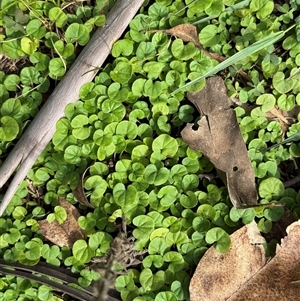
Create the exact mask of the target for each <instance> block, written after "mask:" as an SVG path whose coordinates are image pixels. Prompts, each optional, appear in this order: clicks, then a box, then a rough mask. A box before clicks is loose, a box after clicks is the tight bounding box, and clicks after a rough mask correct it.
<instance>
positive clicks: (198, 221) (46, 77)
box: [0, 0, 300, 301]
mask: <svg viewBox="0 0 300 301" xmlns="http://www.w3.org/2000/svg"><path fill="white" fill-rule="evenodd" d="M106 2H107V1H100V0H99V1H96V6H95V7H89V6H85V5H82V6H76V5H75V6H74V5H70V7H69V9H70V10H68V7H67V2H65V3H58V2H57V3H56V2H41V1H37V2H35V3H27V2H20V3H17V2H13V1H9V0H6V1H2V2H1V6H0V8H1V15H0V16H1V19H0V22H2V23H0V24H1V25H2V26H3V25H5V26H6V31H5V33H2V35H1V36H0V37H1V39H2V41H1V44H0V49H1V50H2V52H3V53H5V55H6V56H7V57H8V58H10V59H12V60H19V59H22V60H25V61H26V64H27V65H26V66H24V67H23V68H21V70H20V73H19V74H5V73H4V72H3V71H2V72H1V73H0V92H1V93H0V101H1V109H0V112H1V127H0V135H1V136H0V137H1V151H2V154H3V156H6V155H7V152H8V149H9V147H10V146H11V145H13V142H14V141H15V140H16V139H18V138H19V137H20V135H21V133H22V131H23V129H24V128H25V127H26V125H27V123H28V122H29V120H30V119H31V117H32V116H34V115H35V114H36V112H37V110H38V108H39V106H40V105H41V103H42V97H43V94H44V93H46V92H47V91H48V89H49V87H50V86H51V83H53V80H59V79H61V78H62V77H63V76H64V74H65V72H66V70H67V68H68V66H69V65H70V64H71V63H72V62H73V61H74V59H75V53H76V51H75V50H76V49H78V48H79V46H84V45H85V44H86V43H87V42H88V40H89V34H90V32H91V31H92V29H93V28H94V26H95V25H96V26H99V25H100V26H101V25H103V24H104V21H105V18H104V15H99V14H98V13H99V11H101V10H102V6H101V5H102V4H103V3H106ZM148 2H149V3H148V4H145V6H144V8H142V9H141V11H140V13H139V14H138V15H137V16H136V17H135V18H134V19H133V20H132V21H131V23H130V26H129V29H128V31H127V32H126V33H125V35H124V37H123V38H122V39H120V40H119V41H117V42H116V43H115V44H114V46H113V49H112V53H111V54H112V56H111V58H109V59H108V61H107V63H106V65H105V66H103V68H101V70H99V74H98V75H97V76H96V78H95V80H94V81H93V82H91V83H88V84H86V85H84V86H83V87H82V88H81V91H80V100H79V101H77V102H76V103H75V104H70V105H68V106H67V108H66V110H65V117H64V118H62V119H61V120H60V121H59V122H58V123H57V125H56V127H57V131H56V133H55V135H54V137H53V139H52V142H51V143H50V144H49V145H48V147H47V148H46V149H45V150H44V152H43V153H42V155H41V156H40V157H39V159H38V161H37V162H36V164H35V166H34V167H33V168H32V170H31V171H30V173H29V174H28V179H27V181H24V183H23V185H22V187H20V189H19V190H18V193H17V194H16V196H15V197H14V199H13V201H12V202H11V204H10V206H9V207H8V208H7V211H6V215H5V216H4V217H2V218H0V224H1V227H0V246H1V249H0V254H1V256H3V258H4V259H5V260H6V261H8V262H20V263H23V264H26V265H35V264H36V263H38V262H39V261H40V260H42V261H47V262H49V263H51V264H53V265H57V266H59V265H61V266H66V267H70V268H71V270H72V272H74V273H77V274H79V275H80V277H81V278H80V284H81V285H83V286H86V285H90V283H91V281H92V280H93V279H94V278H95V275H93V274H92V273H90V272H88V271H87V270H86V269H85V265H87V264H89V263H90V261H91V260H92V258H93V257H94V256H104V255H105V253H106V252H107V250H108V249H109V246H110V243H111V241H112V240H113V237H114V236H115V235H116V232H117V230H116V226H115V224H114V222H116V220H117V219H118V218H119V217H121V216H122V214H124V215H125V217H126V221H127V226H128V230H129V231H131V232H132V235H133V237H134V238H135V239H136V243H135V247H136V249H137V250H142V249H145V248H146V249H147V250H148V253H147V254H146V255H144V258H143V261H142V264H141V265H140V266H133V267H132V268H129V269H128V273H127V274H126V275H121V276H119V277H118V278H117V279H116V289H117V290H118V291H119V292H120V293H121V296H122V299H123V300H128V301H131V300H134V301H140V300H155V301H159V300H168V301H173V300H174V301H176V300H188V285H189V280H190V277H191V276H192V273H193V271H194V269H195V266H196V265H197V263H198V262H199V260H200V258H201V256H202V255H203V254H204V252H205V251H206V250H207V248H208V247H209V246H211V245H212V244H214V245H215V247H216V248H217V249H218V250H219V251H220V252H225V251H226V250H228V248H229V247H230V237H229V234H230V233H232V232H233V231H235V230H236V229H238V228H239V227H241V226H242V225H243V224H247V223H250V222H251V221H252V220H253V219H256V220H257V221H258V225H259V229H260V230H261V231H262V232H264V233H267V232H269V231H270V229H271V227H272V223H273V222H274V221H277V220H278V219H280V217H281V216H282V214H283V212H284V210H283V208H281V207H279V208H278V207H274V208H268V209H265V208H261V207H259V208H256V209H253V208H251V209H244V210H237V209H235V208H232V205H231V203H230V200H229V198H228V193H227V190H226V188H225V187H224V185H223V184H221V182H220V181H219V180H218V179H217V178H214V179H212V180H209V179H206V178H205V177H204V178H203V179H202V177H201V176H202V175H203V174H207V173H211V172H213V171H214V167H213V165H212V164H211V163H210V162H209V161H208V159H207V158H205V157H204V156H203V155H202V154H201V153H198V152H196V151H193V150H192V149H190V148H189V147H188V146H187V145H185V144H184V142H183V141H182V139H181V137H180V131H181V129H182V128H183V127H184V125H185V124H186V123H187V122H193V121H195V120H196V118H198V116H197V113H196V110H195V109H194V107H193V106H191V105H190V104H189V103H188V102H187V101H186V100H185V93H184V91H179V92H177V93H172V92H174V91H175V90H176V89H177V88H179V87H181V86H183V85H184V84H185V83H187V82H189V81H190V80H193V79H195V78H197V77H199V76H201V75H203V74H205V73H206V72H207V71H209V70H210V69H211V68H213V67H214V66H216V65H217V64H218V62H217V61H215V60H212V59H211V58H209V57H208V56H206V55H205V54H203V53H201V51H200V50H199V49H198V48H197V47H196V46H195V45H194V44H193V43H191V42H189V43H184V42H183V41H182V40H181V39H174V38H172V37H170V36H168V35H167V34H165V33H162V32H155V33H154V32H151V30H155V29H168V28H170V27H174V26H176V25H178V24H182V23H195V24H197V28H198V32H199V39H200V42H201V43H202V45H203V46H204V47H205V48H206V49H207V50H208V51H210V52H214V53H218V54H220V55H222V56H225V57H231V56H232V55H233V54H235V53H236V52H237V51H240V50H242V49H244V48H246V47H247V46H249V45H251V44H253V43H254V42H256V41H259V40H261V39H262V38H264V37H266V36H268V35H270V34H271V33H274V32H278V31H280V30H285V29H287V28H288V27H290V26H291V25H294V23H295V20H294V15H295V14H296V13H297V12H298V11H299V5H298V3H297V1H291V2H290V4H284V5H282V6H279V5H277V6H274V3H273V1H267V2H263V3H262V2H261V1H259V0H252V1H251V3H250V1H242V2H240V3H236V1H234V0H223V1H219V0H205V1H191V0H186V1H171V0H156V1H148ZM25 4H26V5H25ZM288 34H289V35H288V36H286V37H285V38H284V40H283V41H281V42H279V43H278V44H276V45H274V46H272V45H271V46H269V47H267V48H265V49H263V50H261V51H259V52H257V53H253V54H252V55H251V56H249V57H247V58H246V59H244V60H243V61H241V62H239V63H237V64H236V65H235V66H233V67H230V68H228V69H227V70H226V72H224V74H223V75H224V78H225V81H226V83H227V86H228V89H229V94H230V96H232V97H237V98H239V100H240V102H241V103H242V104H248V105H251V106H250V110H247V108H246V107H244V106H242V105H241V106H238V107H237V108H236V113H237V117H238V120H239V124H240V128H241V131H242V134H243V137H244V140H245V142H246V143H247V146H248V149H249V157H250V158H251V161H252V164H253V168H254V170H255V175H256V177H257V186H258V192H259V196H260V202H261V203H268V202H270V201H272V200H279V201H280V202H282V203H284V204H286V207H287V208H289V209H291V210H292V211H293V213H294V215H295V217H296V218H298V216H299V214H300V213H299V212H300V211H299V210H300V209H299V208H300V207H299V198H300V195H299V193H298V192H297V191H296V190H295V189H293V188H287V189H286V188H285V187H284V184H283V181H284V180H285V178H282V176H281V174H280V172H279V171H280V169H279V168H278V166H281V165H282V164H284V163H285V162H287V161H288V160H290V158H294V160H296V159H297V158H298V157H299V156H300V155H299V149H298V148H299V145H298V144H297V143H295V142H293V143H292V144H291V145H290V146H288V147H287V146H286V145H280V146H278V147H274V148H271V149H268V147H269V146H272V145H273V144H276V143H278V142H280V141H281V138H282V135H283V134H285V133H284V132H283V128H282V126H281V124H280V122H279V121H278V120H277V119H276V118H273V119H274V120H270V118H268V116H266V113H267V112H269V111H270V110H271V109H273V108H274V107H275V106H278V108H280V109H281V110H283V111H285V112H291V111H292V110H293V109H295V108H297V105H298V104H299V101H300V98H299V97H298V92H299V91H298V90H299V88H298V87H299V86H300V85H299V83H298V82H299V72H298V71H299V53H300V47H299V26H298V25H297V26H296V27H295V28H294V29H292V31H291V32H289V33H288ZM61 36H62V37H63V39H61V38H60V37H61ZM275 50H276V51H275ZM49 54H51V55H49ZM239 69H243V71H244V72H246V73H247V74H248V75H249V76H250V78H251V80H252V84H245V83H243V81H242V80H241V79H240V78H239V73H238V70H239ZM204 85H205V80H204V79H203V80H201V81H199V82H198V83H196V84H195V85H193V86H192V87H190V89H193V90H200V89H201V88H202V87H204ZM15 96H17V97H15ZM294 118H295V120H294V123H293V124H292V125H290V126H289V127H288V129H286V131H287V132H286V135H287V136H288V137H289V136H292V135H294V134H295V133H297V132H298V131H299V117H298V115H296V116H295V117H294ZM87 168H88V171H87V172H86V173H85V176H84V179H83V187H84V191H85V194H86V196H87V198H88V200H89V201H90V203H91V204H92V206H93V207H94V208H95V209H90V208H86V207H85V206H83V205H81V204H79V203H78V202H77V200H76V199H75V197H74V195H73V193H72V191H73V190H74V189H75V188H76V187H77V185H78V182H79V181H80V179H81V175H82V174H84V172H85V171H86V169H87ZM28 183H30V185H29V186H28ZM36 187H43V193H42V198H39V197H38V196H37V195H36V194H35V195H31V194H30V192H31V193H32V191H31V189H32V188H36ZM59 197H64V198H66V199H67V200H68V201H69V202H71V203H72V204H75V205H76V206H77V207H78V208H79V210H80V212H81V217H80V218H79V220H78V222H79V225H80V227H81V228H82V229H83V230H85V233H86V235H87V239H86V240H83V239H82V240H78V241H77V242H76V243H75V244H74V245H73V247H72V248H71V249H68V248H65V247H63V248H60V247H58V246H55V245H51V244H50V243H47V242H46V241H44V240H43V236H42V235H41V234H40V232H39V227H38V223H37V219H41V218H44V217H45V216H47V215H48V214H49V213H50V214H51V219H56V220H57V221H58V222H62V221H64V220H65V219H66V215H65V212H64V210H62V209H61V207H60V206H59V205H58V198H59ZM24 200H25V201H24ZM52 213H53V214H52ZM24 281H25V280H24ZM24 281H23V280H20V278H16V277H12V276H6V277H3V278H2V279H1V280H0V297H1V298H2V299H3V300H26V297H27V298H28V297H30V295H26V294H28V293H26V292H27V291H30V294H33V295H34V296H35V297H36V298H37V299H36V300H54V299H51V298H54V297H53V295H52V293H47V294H46V293H40V291H43V292H44V290H45V291H47V292H48V291H49V290H48V288H47V289H45V288H44V286H38V285H32V284H29V283H28V282H26V281H25V282H24ZM24 283H25V284H24ZM24 286H26V287H27V286H28V287H29V286H30V290H25V289H22V288H23V287H24ZM16 288H17V289H16ZM55 298H57V300H62V299H61V298H58V297H55Z"/></svg>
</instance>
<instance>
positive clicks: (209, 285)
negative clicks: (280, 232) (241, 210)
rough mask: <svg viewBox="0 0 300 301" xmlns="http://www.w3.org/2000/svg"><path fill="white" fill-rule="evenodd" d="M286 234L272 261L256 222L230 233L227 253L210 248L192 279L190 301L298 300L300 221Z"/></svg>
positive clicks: (288, 229) (291, 226)
mask: <svg viewBox="0 0 300 301" xmlns="http://www.w3.org/2000/svg"><path fill="white" fill-rule="evenodd" d="M287 233H288V236H286V237H285V238H284V239H283V240H282V243H281V246H279V245H277V250H276V255H275V257H273V258H272V259H271V260H267V258H265V255H264V249H263V246H262V245H261V243H262V242H263V240H262V238H261V236H260V235H259V234H258V229H257V226H256V224H255V223H254V222H253V223H252V224H250V225H247V226H244V227H243V228H241V229H240V230H238V231H236V232H235V233H233V234H232V235H231V247H230V250H229V251H228V252H227V253H225V254H221V253H218V252H217V251H216V250H215V248H214V247H211V248H210V249H209V250H208V251H207V252H206V253H205V255H204V256H203V257H202V259H201V261H200V263H199V264H198V266H197V269H196V272H195V274H194V276H193V278H192V281H191V284H190V296H191V301H200V300H201V301H225V300H226V301H245V300H247V301H254V300H255V301H256V300H266V301H278V300H280V301H296V300H299V284H298V283H299V280H300V269H299V262H300V239H299V237H300V221H297V222H294V223H293V224H292V225H290V226H289V227H288V228H287ZM253 235H254V237H256V238H254V241H253V239H250V237H251V236H253ZM257 240H258V243H257Z"/></svg>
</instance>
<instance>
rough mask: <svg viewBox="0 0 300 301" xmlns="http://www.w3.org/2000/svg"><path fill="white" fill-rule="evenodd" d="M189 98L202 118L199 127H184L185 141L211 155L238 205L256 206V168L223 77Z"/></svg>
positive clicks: (190, 94) (211, 81)
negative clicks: (249, 155)
mask: <svg viewBox="0 0 300 301" xmlns="http://www.w3.org/2000/svg"><path fill="white" fill-rule="evenodd" d="M187 97H188V99H189V100H190V101H191V102H192V103H193V104H194V105H195V106H196V108H197V109H198V111H199V113H200V114H201V115H202V118H201V119H200V121H199V122H198V125H199V128H198V130H194V129H193V124H188V125H187V126H186V127H185V128H184V129H183V130H182V132H181V136H182V138H183V140H184V142H185V143H187V144H188V145H189V146H190V147H191V148H192V149H194V150H197V151H199V152H202V153H203V154H204V155H205V156H207V157H208V158H209V159H210V161H211V162H212V163H213V164H214V165H215V167H216V168H217V169H218V170H219V171H220V172H219V175H220V177H221V178H222V180H223V181H224V182H225V184H227V188H228V192H229V196H230V200H231V202H232V203H233V205H234V206H235V207H237V208H241V207H243V204H246V205H247V206H255V205H256V204H257V191H256V187H255V176H254V171H253V168H252V165H251V162H250V159H249V157H248V152H247V148H246V145H245V143H244V140H243V137H242V134H241V132H240V128H239V125H238V122H237V119H236V115H235V112H234V110H233V109H232V108H231V104H232V102H231V100H230V99H229V97H228V96H227V90H226V86H225V84H224V82H223V80H222V78H221V77H212V78H209V79H208V80H207V82H206V86H205V88H204V89H203V90H201V91H200V92H197V93H195V94H192V93H188V94H187Z"/></svg>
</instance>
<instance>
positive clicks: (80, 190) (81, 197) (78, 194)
mask: <svg viewBox="0 0 300 301" xmlns="http://www.w3.org/2000/svg"><path fill="white" fill-rule="evenodd" d="M89 168H90V166H89V167H88V168H87V169H86V170H85V171H84V173H83V174H82V177H81V179H80V180H79V182H78V185H77V187H76V188H75V189H74V190H73V191H72V193H73V195H74V196H75V198H76V200H77V201H78V202H79V203H80V204H82V205H84V206H86V207H89V208H92V209H94V207H93V206H92V204H91V203H90V202H89V201H88V199H87V198H86V196H85V194H84V187H83V180H84V176H85V174H86V172H87V171H88V170H89Z"/></svg>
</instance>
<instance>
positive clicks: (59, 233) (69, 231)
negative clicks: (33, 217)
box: [38, 198, 85, 248]
mask: <svg viewBox="0 0 300 301" xmlns="http://www.w3.org/2000/svg"><path fill="white" fill-rule="evenodd" d="M58 204H59V205H60V206H62V207H63V208H64V209H65V210H66V212H67V219H66V220H65V221H64V222H63V223H62V224H59V223H58V222H57V221H56V220H54V221H53V222H51V223H49V222H48V221H47V220H46V219H44V220H40V221H38V223H39V226H40V231H41V233H42V235H43V236H44V237H45V238H46V239H48V240H50V241H51V242H52V243H54V244H55V245H57V246H59V247H65V246H66V247H69V248H72V246H73V244H74V243H75V241H76V240H78V239H84V238H85V234H84V232H83V230H82V229H81V228H80V227H79V225H78V218H79V216H80V213H79V212H78V210H77V209H76V208H75V207H74V206H73V205H72V204H70V203H69V202H68V201H67V200H65V199H63V198H59V201H58Z"/></svg>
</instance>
